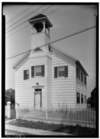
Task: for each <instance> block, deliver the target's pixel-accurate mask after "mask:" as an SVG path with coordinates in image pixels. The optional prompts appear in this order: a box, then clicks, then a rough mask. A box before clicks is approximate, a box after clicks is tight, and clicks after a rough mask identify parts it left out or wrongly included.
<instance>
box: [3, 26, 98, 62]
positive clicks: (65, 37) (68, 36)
mask: <svg viewBox="0 0 100 139" xmlns="http://www.w3.org/2000/svg"><path fill="white" fill-rule="evenodd" d="M95 27H96V26H92V27H89V28H86V29H84V30H81V31H78V32H75V33H73V34H70V35H66V36H63V37H61V38H59V39H57V40H54V41H51V42H49V43H46V44H44V45H41V46H37V47H39V48H41V47H44V46H46V45H50V44H53V43H56V42H59V41H62V40H64V39H67V38H70V37H73V36H75V35H78V34H80V33H83V32H86V31H88V30H91V29H93V28H95ZM33 50H34V49H30V50H27V51H24V52H21V53H19V54H17V55H14V56H12V57H8V58H6V60H9V59H12V58H14V57H17V56H19V55H22V54H24V53H27V52H28V51H33Z"/></svg>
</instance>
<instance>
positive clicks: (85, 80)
mask: <svg viewBox="0 0 100 139" xmlns="http://www.w3.org/2000/svg"><path fill="white" fill-rule="evenodd" d="M84 84H85V85H86V84H87V78H86V76H84Z"/></svg>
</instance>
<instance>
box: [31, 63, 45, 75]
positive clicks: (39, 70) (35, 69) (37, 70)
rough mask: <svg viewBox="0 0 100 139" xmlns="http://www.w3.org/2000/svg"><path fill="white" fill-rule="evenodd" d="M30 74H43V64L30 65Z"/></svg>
mask: <svg viewBox="0 0 100 139" xmlns="http://www.w3.org/2000/svg"><path fill="white" fill-rule="evenodd" d="M31 76H32V77H34V76H42V77H43V76H44V65H39V66H32V67H31Z"/></svg>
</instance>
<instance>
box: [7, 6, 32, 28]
mask: <svg viewBox="0 0 100 139" xmlns="http://www.w3.org/2000/svg"><path fill="white" fill-rule="evenodd" d="M28 9H29V7H28V8H26V9H25V10H23V11H22V12H20V13H18V14H17V15H16V16H14V17H13V18H11V19H9V20H8V21H7V23H6V24H8V23H9V22H11V21H12V20H14V19H15V18H17V17H19V16H20V15H22V14H23V13H25V12H26V11H27V10H28ZM9 27H10V26H9ZM9 27H8V28H9Z"/></svg>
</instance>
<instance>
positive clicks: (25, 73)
mask: <svg viewBox="0 0 100 139" xmlns="http://www.w3.org/2000/svg"><path fill="white" fill-rule="evenodd" d="M23 74H24V80H27V79H29V70H24V73H23Z"/></svg>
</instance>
